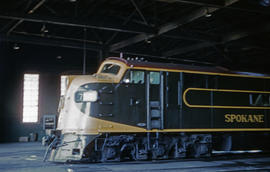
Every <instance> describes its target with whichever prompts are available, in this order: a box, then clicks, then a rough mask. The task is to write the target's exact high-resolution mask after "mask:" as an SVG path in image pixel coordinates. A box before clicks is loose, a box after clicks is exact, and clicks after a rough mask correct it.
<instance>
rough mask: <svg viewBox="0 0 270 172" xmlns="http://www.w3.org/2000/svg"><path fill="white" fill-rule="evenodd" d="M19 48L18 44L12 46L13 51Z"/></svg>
mask: <svg viewBox="0 0 270 172" xmlns="http://www.w3.org/2000/svg"><path fill="white" fill-rule="evenodd" d="M20 48H21V47H20V46H18V44H14V46H13V50H19V49H20Z"/></svg>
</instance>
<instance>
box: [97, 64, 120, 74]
mask: <svg viewBox="0 0 270 172" xmlns="http://www.w3.org/2000/svg"><path fill="white" fill-rule="evenodd" d="M119 70H120V66H118V65H116V64H105V65H104V66H103V68H102V70H101V73H110V74H114V75H117V74H118V72H119Z"/></svg>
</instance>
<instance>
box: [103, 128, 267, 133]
mask: <svg viewBox="0 0 270 172" xmlns="http://www.w3.org/2000/svg"><path fill="white" fill-rule="evenodd" d="M225 131H226V132H228V131H234V132H235V131H270V128H215V129H212V128H198V129H164V130H157V129H154V130H144V131H133V132H134V133H155V132H163V133H174V132H225ZM108 132H110V133H130V132H125V131H116V130H113V131H101V132H100V133H108Z"/></svg>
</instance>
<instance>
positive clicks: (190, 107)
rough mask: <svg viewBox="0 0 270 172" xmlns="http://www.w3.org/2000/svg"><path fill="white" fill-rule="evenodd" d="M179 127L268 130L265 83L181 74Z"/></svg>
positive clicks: (269, 103)
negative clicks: (182, 80) (180, 124)
mask: <svg viewBox="0 0 270 172" xmlns="http://www.w3.org/2000/svg"><path fill="white" fill-rule="evenodd" d="M183 83H184V90H183V92H184V95H183V99H185V101H184V102H185V103H184V107H183V109H184V112H183V121H184V125H183V128H220V129H222V128H269V127H270V126H269V123H268V121H269V111H270V92H269V89H270V88H269V87H266V86H267V85H269V81H268V80H267V79H262V78H248V77H230V76H210V75H201V74H184V82H183Z"/></svg>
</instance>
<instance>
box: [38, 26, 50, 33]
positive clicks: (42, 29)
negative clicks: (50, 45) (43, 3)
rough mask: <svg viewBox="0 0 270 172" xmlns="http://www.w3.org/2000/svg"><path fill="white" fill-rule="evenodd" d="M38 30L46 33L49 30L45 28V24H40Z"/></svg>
mask: <svg viewBox="0 0 270 172" xmlns="http://www.w3.org/2000/svg"><path fill="white" fill-rule="evenodd" d="M40 32H42V33H48V32H49V30H48V29H47V27H46V25H45V24H43V25H42V27H41V29H40Z"/></svg>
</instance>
